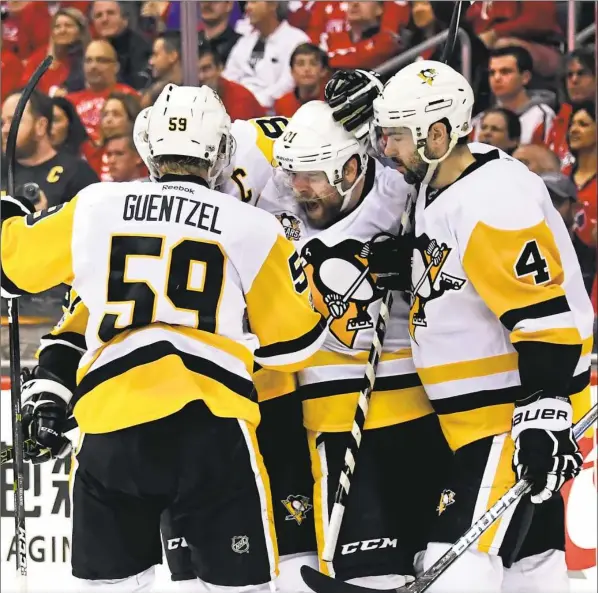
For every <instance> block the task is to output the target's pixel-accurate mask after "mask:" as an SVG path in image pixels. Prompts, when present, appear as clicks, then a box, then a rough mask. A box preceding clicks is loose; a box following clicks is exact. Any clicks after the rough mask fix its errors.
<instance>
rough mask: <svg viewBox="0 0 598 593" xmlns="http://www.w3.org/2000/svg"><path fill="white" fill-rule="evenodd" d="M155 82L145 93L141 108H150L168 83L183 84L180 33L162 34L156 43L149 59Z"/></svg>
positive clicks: (169, 32)
mask: <svg viewBox="0 0 598 593" xmlns="http://www.w3.org/2000/svg"><path fill="white" fill-rule="evenodd" d="M149 65H150V67H151V69H152V77H153V79H154V82H153V83H152V85H151V86H150V87H149V88H148V89H146V90H145V91H143V95H142V97H141V106H142V107H144V108H145V107H150V106H151V105H153V104H154V102H155V100H156V99H157V98H158V95H159V94H160V93H161V92H162V90H163V89H164V87H165V86H166V85H167V84H168V83H171V82H172V83H174V84H179V85H180V84H183V65H182V63H181V34H180V33H179V32H178V31H165V32H164V33H160V35H158V37H157V38H156V40H155V41H154V48H153V52H152V55H151V57H150V59H149Z"/></svg>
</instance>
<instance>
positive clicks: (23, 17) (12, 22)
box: [2, 1, 51, 74]
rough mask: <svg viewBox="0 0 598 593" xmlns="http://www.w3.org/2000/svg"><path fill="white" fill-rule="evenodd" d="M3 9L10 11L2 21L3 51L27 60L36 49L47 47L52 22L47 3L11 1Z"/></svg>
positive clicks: (3, 4) (4, 4)
mask: <svg viewBox="0 0 598 593" xmlns="http://www.w3.org/2000/svg"><path fill="white" fill-rule="evenodd" d="M2 8H3V10H7V11H8V14H7V16H6V17H5V18H4V19H3V21H2V49H5V50H9V51H12V52H13V53H15V54H16V55H17V56H18V57H19V58H20V59H21V60H26V59H27V58H28V57H29V56H30V55H31V54H32V53H33V52H34V51H35V50H36V49H38V48H40V47H46V45H47V43H48V38H49V37H50V21H51V17H50V13H49V12H48V3H47V2H15V1H9V2H3V3H2ZM3 74H4V73H3Z"/></svg>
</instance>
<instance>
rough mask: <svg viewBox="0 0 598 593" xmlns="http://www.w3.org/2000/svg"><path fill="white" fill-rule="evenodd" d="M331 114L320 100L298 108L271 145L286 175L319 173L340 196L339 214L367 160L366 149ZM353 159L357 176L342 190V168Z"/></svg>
mask: <svg viewBox="0 0 598 593" xmlns="http://www.w3.org/2000/svg"><path fill="white" fill-rule="evenodd" d="M332 113H333V110H332V108H331V107H329V106H328V105H327V104H326V103H325V102H324V101H310V102H309V103H306V104H305V105H302V106H301V107H300V108H299V109H298V110H297V111H296V112H295V115H293V117H292V118H291V119H290V121H289V123H288V124H287V127H286V128H285V131H284V134H283V135H282V136H281V137H279V138H278V139H277V140H276V141H275V142H274V159H275V160H276V161H277V163H278V166H279V167H280V168H281V169H282V170H283V171H284V172H285V173H288V174H295V173H303V172H317V171H321V172H323V173H324V174H325V175H326V177H327V178H328V182H329V183H330V185H332V186H333V187H335V188H336V190H337V191H338V192H339V194H340V195H341V196H342V197H343V203H342V206H341V211H342V210H344V209H345V208H346V207H347V205H348V203H349V200H350V198H351V191H352V190H353V188H354V187H355V186H356V185H357V183H358V182H359V181H360V180H361V179H362V177H363V176H364V175H365V170H366V167H367V159H368V157H367V149H366V146H365V145H364V144H363V143H360V142H358V140H357V139H356V138H355V136H354V135H353V134H352V133H351V132H347V131H346V130H345V129H344V128H343V126H342V125H341V124H340V123H337V122H335V121H334V119H333V118H332ZM354 156H355V157H357V159H358V161H359V162H358V164H359V168H360V172H359V175H358V176H357V178H356V179H355V181H354V182H353V184H351V187H348V188H343V187H342V181H343V168H344V166H345V164H346V163H347V161H349V160H350V159H351V157H354Z"/></svg>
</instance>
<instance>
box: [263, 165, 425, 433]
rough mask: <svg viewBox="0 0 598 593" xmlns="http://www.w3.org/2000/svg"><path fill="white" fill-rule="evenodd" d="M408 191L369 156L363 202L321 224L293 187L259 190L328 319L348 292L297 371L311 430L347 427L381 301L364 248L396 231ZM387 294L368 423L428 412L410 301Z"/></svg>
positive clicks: (382, 423) (397, 177) (405, 418)
mask: <svg viewBox="0 0 598 593" xmlns="http://www.w3.org/2000/svg"><path fill="white" fill-rule="evenodd" d="M410 191H415V190H414V189H413V188H412V187H411V186H408V185H407V184H406V183H405V181H404V179H403V177H402V175H400V174H399V173H397V172H396V171H394V170H392V169H390V168H386V167H384V166H382V165H381V164H380V163H378V162H377V161H375V160H374V159H370V160H369V164H368V168H367V171H366V175H365V186H364V196H363V198H362V201H361V203H360V204H359V205H358V206H357V207H356V208H355V209H354V210H352V211H351V212H350V213H349V214H347V215H346V216H344V217H342V218H341V219H340V220H339V221H338V222H336V223H334V224H333V225H332V226H330V227H328V228H327V229H324V230H322V229H316V228H314V227H312V226H311V225H310V223H309V220H308V218H307V217H306V216H305V215H304V213H303V211H302V209H301V207H300V206H299V205H298V204H297V202H296V200H295V199H294V198H293V196H292V194H290V193H289V194H286V195H279V191H278V189H277V188H276V186H275V184H274V182H273V181H272V182H270V183H269V184H268V185H267V186H266V189H265V190H264V193H263V196H262V199H261V201H260V204H259V206H260V207H261V208H265V209H267V210H269V211H270V212H272V213H273V214H275V215H276V217H277V218H278V219H279V221H280V222H281V224H282V225H283V228H284V229H285V233H286V236H287V238H288V239H291V240H293V241H295V243H296V245H297V248H298V250H299V252H300V254H301V256H302V258H303V260H304V268H305V271H306V274H307V276H308V278H309V281H310V285H311V290H312V295H313V299H314V305H315V307H316V309H317V310H318V311H319V312H320V313H322V315H323V316H324V317H326V318H327V319H329V317H330V315H331V309H332V308H333V307H338V306H339V304H338V303H339V301H340V300H342V299H343V297H346V295H348V298H346V299H345V300H346V305H345V306H344V309H345V310H344V312H343V313H342V315H341V316H338V317H336V318H334V319H333V320H332V321H331V322H330V331H329V333H328V335H327V337H326V341H325V342H324V345H323V346H322V348H321V350H320V351H319V352H318V353H317V354H315V355H314V356H313V357H312V359H311V362H310V365H309V367H307V368H305V369H303V370H302V371H300V372H299V373H298V380H299V384H300V386H301V393H302V396H303V398H304V401H303V418H304V424H305V426H306V428H308V429H310V430H314V431H321V432H337V431H347V430H351V426H352V422H353V417H354V415H355V408H356V405H357V397H358V393H359V391H360V388H361V385H362V380H363V376H364V369H365V362H366V361H367V358H368V353H369V350H370V347H371V345H372V340H373V337H374V328H375V325H376V320H377V318H378V313H379V311H380V304H381V302H382V301H381V298H382V292H381V291H380V290H379V289H377V288H376V286H375V281H374V278H373V277H372V275H371V274H370V273H369V272H368V261H367V254H366V253H365V251H364V248H366V247H367V244H368V242H369V241H370V240H371V239H372V238H373V237H374V236H375V235H376V234H378V233H381V232H385V233H390V234H393V235H395V234H396V233H397V232H398V229H399V220H400V217H401V214H402V213H403V211H404V209H405V204H406V201H407V197H408V194H409V192H410ZM361 280H362V282H361V284H360V285H359V286H358V288H357V289H356V290H355V291H354V292H352V291H351V288H352V287H354V286H355V283H358V282H359V281H361ZM393 296H394V297H395V298H394V304H393V306H392V309H391V317H390V320H389V323H388V326H387V331H386V337H385V340H384V352H383V356H382V358H381V360H380V363H379V365H378V370H377V375H376V385H375V391H374V393H373V395H372V399H371V405H370V409H369V413H368V417H367V421H366V424H365V427H366V428H379V427H382V426H390V425H393V424H398V423H399V422H405V421H408V420H413V419H415V418H418V417H421V416H425V415H426V414H429V413H431V412H432V408H431V406H430V404H429V402H428V400H427V397H426V394H425V392H424V390H423V389H422V387H421V383H420V380H419V378H418V376H417V374H416V372H415V367H414V364H413V360H412V357H411V348H410V340H409V333H408V312H409V306H408V305H407V303H406V302H405V301H404V300H403V298H402V296H401V295H400V293H398V292H396V293H395V294H394V295H393ZM334 301H336V304H333V302H334ZM329 321H330V320H329Z"/></svg>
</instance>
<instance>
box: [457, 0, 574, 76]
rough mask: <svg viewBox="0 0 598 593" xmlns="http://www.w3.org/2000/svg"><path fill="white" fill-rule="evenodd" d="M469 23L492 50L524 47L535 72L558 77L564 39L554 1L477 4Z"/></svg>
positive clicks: (518, 0)
mask: <svg viewBox="0 0 598 593" xmlns="http://www.w3.org/2000/svg"><path fill="white" fill-rule="evenodd" d="M466 19H467V20H468V21H469V22H470V23H471V24H472V26H473V28H474V31H475V33H476V34H477V35H478V36H479V38H480V39H481V40H482V41H483V42H484V43H485V44H486V47H488V48H489V49H493V48H499V47H507V46H512V45H518V46H521V47H525V48H526V49H527V50H528V52H529V53H530V54H531V56H532V58H533V64H534V71H535V72H537V73H538V74H540V75H541V76H544V77H552V76H554V75H555V74H556V73H557V71H558V69H559V67H560V61H561V55H560V49H559V47H560V44H561V42H562V40H563V39H562V37H563V35H562V31H561V28H560V26H559V24H558V20H557V10H556V2H555V0H548V1H543V0H534V1H532V2H528V1H526V2H522V1H521V0H515V1H509V0H502V1H501V2H475V3H473V4H472V5H471V6H470V7H469V8H468V9H467V12H466ZM530 70H531V69H530Z"/></svg>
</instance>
